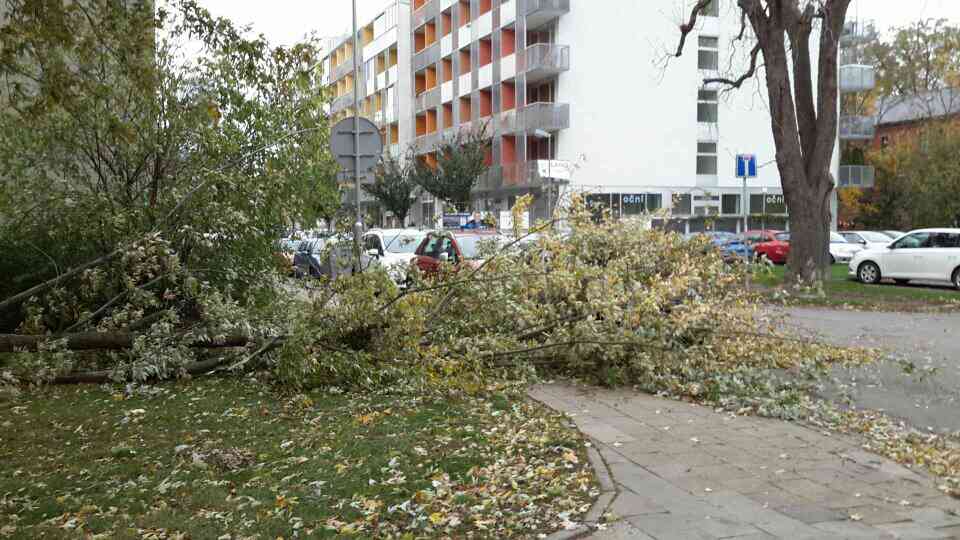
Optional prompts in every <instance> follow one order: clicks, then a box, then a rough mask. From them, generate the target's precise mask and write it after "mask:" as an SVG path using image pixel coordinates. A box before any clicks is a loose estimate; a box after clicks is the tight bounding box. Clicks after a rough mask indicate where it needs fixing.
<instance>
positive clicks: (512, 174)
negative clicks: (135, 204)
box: [474, 160, 548, 192]
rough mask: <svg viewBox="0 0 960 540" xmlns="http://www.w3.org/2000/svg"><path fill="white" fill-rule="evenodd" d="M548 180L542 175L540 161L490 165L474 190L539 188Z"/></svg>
mask: <svg viewBox="0 0 960 540" xmlns="http://www.w3.org/2000/svg"><path fill="white" fill-rule="evenodd" d="M547 180H548V179H547V178H545V177H543V176H541V175H540V162H539V161H536V160H533V161H518V162H516V163H507V164H503V165H494V166H493V167H490V168H489V169H488V170H487V172H486V173H484V174H483V175H482V176H481V177H480V180H479V181H478V182H477V185H476V187H475V188H474V191H480V192H489V191H501V190H523V189H538V188H542V187H543V186H544V185H547Z"/></svg>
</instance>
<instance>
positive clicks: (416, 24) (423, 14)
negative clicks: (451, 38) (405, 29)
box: [411, 0, 440, 28]
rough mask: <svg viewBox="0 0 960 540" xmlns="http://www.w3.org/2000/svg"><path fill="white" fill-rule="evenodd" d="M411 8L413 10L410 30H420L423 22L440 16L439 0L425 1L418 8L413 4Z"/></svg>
mask: <svg viewBox="0 0 960 540" xmlns="http://www.w3.org/2000/svg"><path fill="white" fill-rule="evenodd" d="M412 7H413V10H414V11H413V16H412V19H411V27H412V28H420V26H421V25H422V24H423V23H424V22H426V21H428V20H430V19H432V18H434V17H436V16H437V15H439V14H440V0H425V1H424V2H423V3H422V4H421V5H420V6H419V7H417V4H416V2H414V5H413V6H412Z"/></svg>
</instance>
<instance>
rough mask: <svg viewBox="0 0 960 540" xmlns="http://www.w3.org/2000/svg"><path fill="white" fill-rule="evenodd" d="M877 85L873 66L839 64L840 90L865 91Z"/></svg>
mask: <svg viewBox="0 0 960 540" xmlns="http://www.w3.org/2000/svg"><path fill="white" fill-rule="evenodd" d="M876 85H877V73H876V70H875V69H874V67H873V66H869V65H865V64H853V65H849V66H840V91H841V92H866V91H867V90H873V88H874V87H875V86H876Z"/></svg>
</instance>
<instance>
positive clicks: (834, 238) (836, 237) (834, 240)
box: [830, 232, 850, 244]
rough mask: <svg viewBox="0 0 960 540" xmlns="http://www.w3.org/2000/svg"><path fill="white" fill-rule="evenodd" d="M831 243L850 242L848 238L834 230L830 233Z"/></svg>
mask: <svg viewBox="0 0 960 540" xmlns="http://www.w3.org/2000/svg"><path fill="white" fill-rule="evenodd" d="M830 243H831V244H849V243H850V242H847V239H846V238H844V237H842V236H840V235H839V234H837V233H835V232H832V233H830Z"/></svg>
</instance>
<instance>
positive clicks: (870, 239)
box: [840, 231, 890, 249]
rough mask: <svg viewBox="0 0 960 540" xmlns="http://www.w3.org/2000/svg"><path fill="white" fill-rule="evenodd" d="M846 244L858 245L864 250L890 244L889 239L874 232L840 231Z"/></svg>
mask: <svg viewBox="0 0 960 540" xmlns="http://www.w3.org/2000/svg"><path fill="white" fill-rule="evenodd" d="M840 234H841V235H842V236H843V237H844V238H846V239H847V242H851V243H854V244H860V245H861V246H863V247H864V248H865V249H873V248H881V247H886V246H887V245H889V244H890V237H889V236H887V235H885V234H883V233H878V232H875V231H840Z"/></svg>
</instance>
